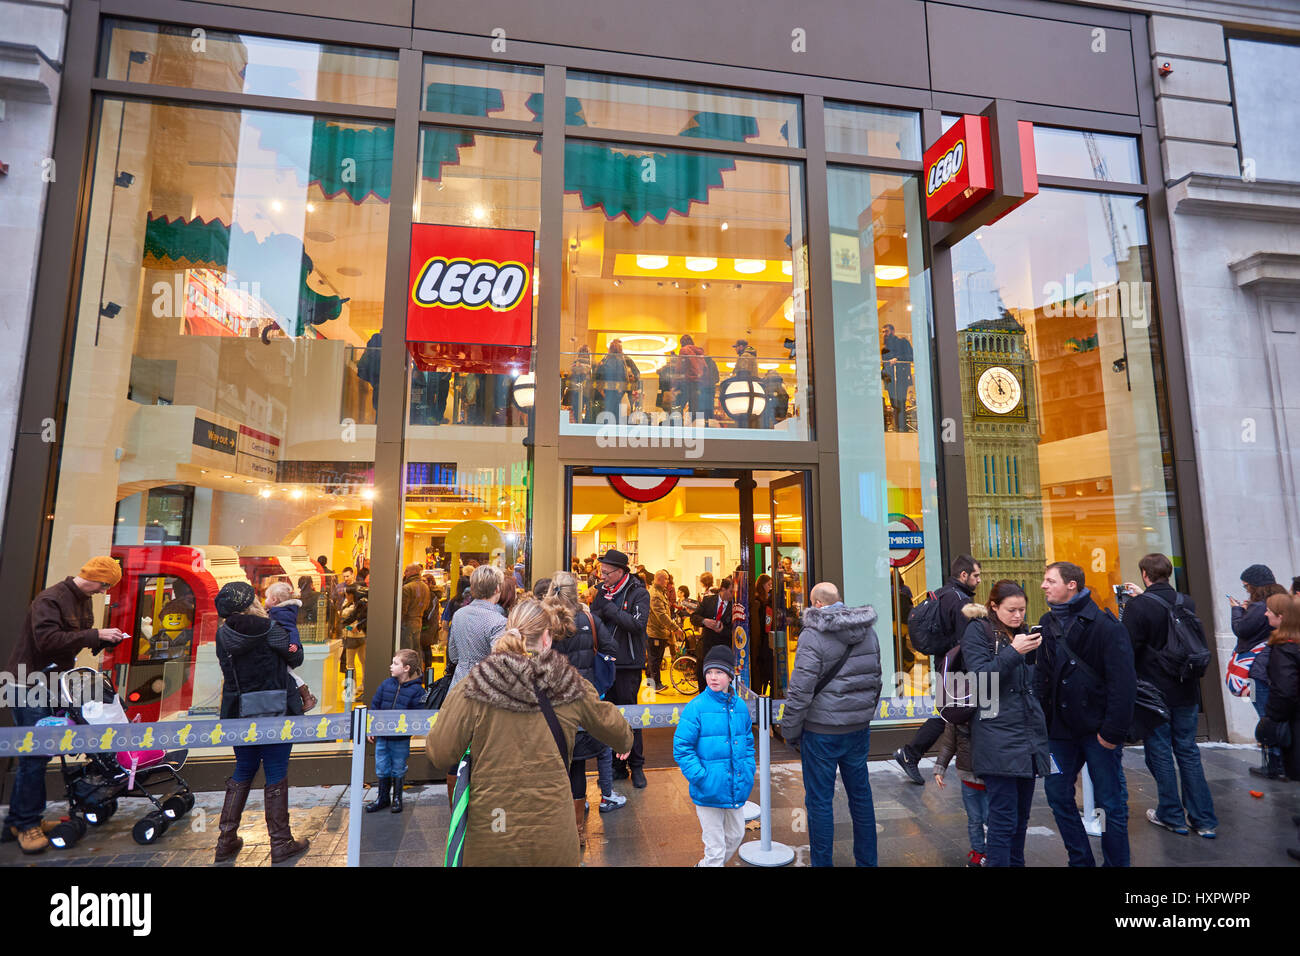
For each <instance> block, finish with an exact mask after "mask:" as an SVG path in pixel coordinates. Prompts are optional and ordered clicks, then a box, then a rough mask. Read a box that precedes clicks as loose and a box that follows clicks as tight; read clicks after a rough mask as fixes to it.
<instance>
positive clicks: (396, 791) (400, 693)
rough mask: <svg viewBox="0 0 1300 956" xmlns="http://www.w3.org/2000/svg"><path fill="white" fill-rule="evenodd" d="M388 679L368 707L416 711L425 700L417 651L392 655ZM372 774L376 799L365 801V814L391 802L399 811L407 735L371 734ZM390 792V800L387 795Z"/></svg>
mask: <svg viewBox="0 0 1300 956" xmlns="http://www.w3.org/2000/svg"><path fill="white" fill-rule="evenodd" d="M388 673H389V678H388V680H386V681H384V682H383V683H382V684H380V685H379V690H377V691H375V696H374V699H372V700H371V701H370V709H371V710H419V709H420V707H421V706H422V705H423V703H424V695H425V688H424V686H423V685H422V684H421V683H420V654H419V653H418V652H417V651H413V650H411V649H410V648H406V647H404V648H402V649H401V650H400V651H398V652H397V653H396V654H395V655H394V656H393V663H392V664H391V665H390V666H389V668H388ZM366 739H367V740H370V741H374V743H375V773H376V774H378V776H379V784H378V787H377V789H378V790H379V799H378V800H375V801H373V802H372V803H367V804H366V813H374V812H375V811H376V810H382V809H384V807H387V806H389V805H390V804H391V805H392V808H393V811H392V812H393V813H401V812H402V787H404V786H405V785H406V761H407V758H409V757H410V756H411V738H410V737H380V738H379V739H378V740H377V741H376V740H375V738H374V737H367V738H366ZM390 791H391V793H392V795H393V796H392V800H389V798H388V794H389V792H390Z"/></svg>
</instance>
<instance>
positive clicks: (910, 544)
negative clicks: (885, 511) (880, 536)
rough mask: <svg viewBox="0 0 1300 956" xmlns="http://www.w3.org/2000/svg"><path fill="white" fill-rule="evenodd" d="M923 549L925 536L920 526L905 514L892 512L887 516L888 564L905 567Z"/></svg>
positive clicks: (917, 556)
mask: <svg viewBox="0 0 1300 956" xmlns="http://www.w3.org/2000/svg"><path fill="white" fill-rule="evenodd" d="M923 550H925V536H924V535H923V534H922V533H921V526H920V525H918V524H917V523H916V522H915V521H913V520H912V519H911V518H909V517H908V516H907V515H905V514H899V513H898V512H893V513H892V514H890V516H889V564H890V566H891V567H895V568H906V567H908V566H910V565H912V564H913V563H915V561H916V559H917V558H919V557H920V556H921V552H922V551H923Z"/></svg>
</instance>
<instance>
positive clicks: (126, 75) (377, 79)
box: [99, 20, 397, 107]
mask: <svg viewBox="0 0 1300 956" xmlns="http://www.w3.org/2000/svg"><path fill="white" fill-rule="evenodd" d="M99 75H100V76H103V77H106V78H107V79H110V80H129V81H131V82H133V83H156V84H159V85H161V86H178V87H185V88H188V89H197V90H212V91H213V92H217V93H248V94H252V95H256V96H278V97H284V98H286V99H295V100H321V101H324V102H327V103H351V104H356V105H358V106H386V107H393V106H395V105H396V104H397V54H396V53H395V52H393V51H391V50H366V49H363V48H359V47H343V46H331V45H329V44H321V43H304V42H303V41H301V40H282V39H279V38H278V37H262V36H255V35H253V34H246V33H226V32H224V31H221V30H194V29H192V28H191V27H188V26H178V25H173V24H162V23H139V22H135V21H132V20H105V21H104V39H103V42H102V43H101V46H100V61H99Z"/></svg>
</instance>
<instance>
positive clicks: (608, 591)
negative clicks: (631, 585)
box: [600, 571, 632, 601]
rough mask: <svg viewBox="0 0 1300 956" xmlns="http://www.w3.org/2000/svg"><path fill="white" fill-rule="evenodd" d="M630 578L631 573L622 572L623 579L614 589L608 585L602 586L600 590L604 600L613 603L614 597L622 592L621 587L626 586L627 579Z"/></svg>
mask: <svg viewBox="0 0 1300 956" xmlns="http://www.w3.org/2000/svg"><path fill="white" fill-rule="evenodd" d="M630 577H632V575H631V573H629V572H627V571H624V572H623V577H622V579H621V580H620V581H619V582H618V585H617V586H616V587H613V588H611V587H610V586H609V585H608V584H602V585H601V586H600V589H601V590H602V591H603V592H605V600H607V601H613V600H614V596H615V595H616V594H618V592H619V591H621V590H623V586H624V585H626V584H627V581H628V578H630Z"/></svg>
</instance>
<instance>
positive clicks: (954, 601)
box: [894, 554, 980, 787]
mask: <svg viewBox="0 0 1300 956" xmlns="http://www.w3.org/2000/svg"><path fill="white" fill-rule="evenodd" d="M949 570H950V572H951V576H950V577H949V578H948V580H947V582H946V583H945V584H944V586H943V587H941V588H940V589H939V590H938V591H936V592H935V600H937V601H938V602H939V620H940V621H941V622H942V628H943V640H944V652H943V653H945V654H946V653H947V652H948V650H950V649H951V648H953V647H955V646H956V645H957V643H958V642H960V641H961V636H962V634H964V633H965V631H966V619H965V618H964V617H962V613H961V609H962V608H964V607H965V606H966V605H967V604H969V603H970V602H971V601H973V600H975V589H976V588H977V587H979V586H980V565H979V562H978V561H976V560H975V559H974V558H972V557H971V556H970V555H969V554H962V555H958V556H957V558H956V559H955V560H954V561H953V562H952V567H951V568H950V569H949ZM938 660H939V663H943V657H942V655H938ZM953 664H954V669H955V670H957V669H960V668H961V659H960V658H958V659H957V660H956V661H954V662H953ZM945 726H947V725H946V724H945V723H944V720H943V718H942V717H931V718H930V719H929V720H927V721H926V722H925V723H923V724H922V725H921V726H920V727H919V728H917V731H916V735H915V736H914V737H913V738H912V742H911V743H909V744H904V745H903V746H901V747H899V748H898V749H897V750H895V751H894V760H896V761H897V762H898V765H899V766H900V767H902V768H903V772H904V773H906V774H907V777H908V779H909V780H911V781H912V783H914V784H916V785H917V786H921V787H924V786H925V777H923V776H921V770H920V768H919V767H918V766H917V764H918V763H919V762H920V760H921V758H922V757H924V756H925V754H926V752H927V751H928V750H929V749H930V748H931V747H933V746H934V745H935V744H936V743H938V742H939V738H940V737H942V736H943V729H944V727H945Z"/></svg>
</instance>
